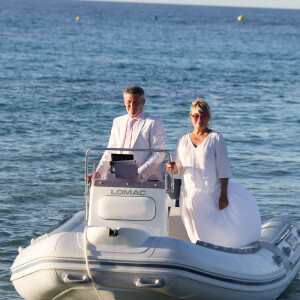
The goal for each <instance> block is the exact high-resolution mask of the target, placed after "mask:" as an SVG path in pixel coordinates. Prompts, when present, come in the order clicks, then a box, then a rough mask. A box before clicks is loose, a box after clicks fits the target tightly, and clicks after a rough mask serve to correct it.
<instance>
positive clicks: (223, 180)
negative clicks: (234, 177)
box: [219, 178, 229, 210]
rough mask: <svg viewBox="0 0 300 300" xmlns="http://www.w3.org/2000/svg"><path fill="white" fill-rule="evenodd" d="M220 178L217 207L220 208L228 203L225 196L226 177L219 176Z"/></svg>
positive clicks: (227, 180)
mask: <svg viewBox="0 0 300 300" xmlns="http://www.w3.org/2000/svg"><path fill="white" fill-rule="evenodd" d="M220 180H221V194H220V198H219V209H220V210H222V209H224V208H226V207H227V206H228V205H229V201H228V197H227V188H228V182H229V179H228V178H220Z"/></svg>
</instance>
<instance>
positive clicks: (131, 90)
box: [123, 85, 145, 99]
mask: <svg viewBox="0 0 300 300" xmlns="http://www.w3.org/2000/svg"><path fill="white" fill-rule="evenodd" d="M126 94H130V95H139V96H140V97H141V99H145V92H144V90H143V89H142V88H141V87H139V86H137V85H132V86H129V87H128V88H126V89H125V90H124V93H123V95H124V97H125V95H126Z"/></svg>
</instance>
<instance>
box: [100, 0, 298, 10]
mask: <svg viewBox="0 0 300 300" xmlns="http://www.w3.org/2000/svg"><path fill="white" fill-rule="evenodd" d="M94 1H101V0H94ZM103 1H109V2H144V3H163V4H189V5H209V6H237V7H264V8H286V9H300V0H103Z"/></svg>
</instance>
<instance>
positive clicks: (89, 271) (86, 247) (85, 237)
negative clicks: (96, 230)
mask: <svg viewBox="0 0 300 300" xmlns="http://www.w3.org/2000/svg"><path fill="white" fill-rule="evenodd" d="M87 229H88V225H86V227H85V228H84V258H85V264H86V270H87V273H88V275H89V277H90V279H91V282H92V285H93V287H94V290H95V292H96V294H97V296H98V299H99V300H103V299H102V297H101V295H100V290H98V289H97V287H96V285H95V282H94V280H93V277H92V273H91V270H90V266H89V258H88V239H87Z"/></svg>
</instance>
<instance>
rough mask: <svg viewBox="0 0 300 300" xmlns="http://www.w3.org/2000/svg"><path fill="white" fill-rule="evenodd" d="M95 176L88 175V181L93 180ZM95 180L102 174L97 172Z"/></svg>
mask: <svg viewBox="0 0 300 300" xmlns="http://www.w3.org/2000/svg"><path fill="white" fill-rule="evenodd" d="M92 177H93V174H89V175H88V180H89V181H90V180H92ZM94 178H100V173H99V172H95V173H94Z"/></svg>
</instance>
